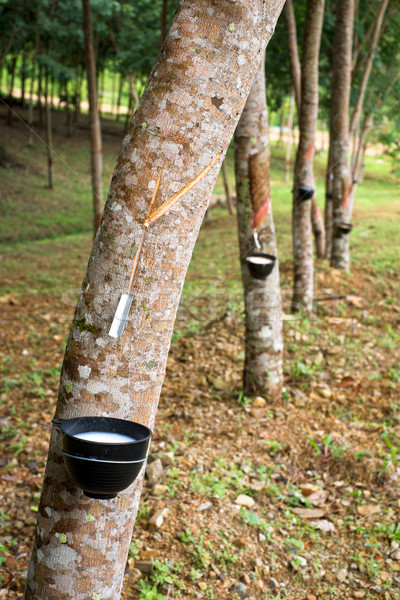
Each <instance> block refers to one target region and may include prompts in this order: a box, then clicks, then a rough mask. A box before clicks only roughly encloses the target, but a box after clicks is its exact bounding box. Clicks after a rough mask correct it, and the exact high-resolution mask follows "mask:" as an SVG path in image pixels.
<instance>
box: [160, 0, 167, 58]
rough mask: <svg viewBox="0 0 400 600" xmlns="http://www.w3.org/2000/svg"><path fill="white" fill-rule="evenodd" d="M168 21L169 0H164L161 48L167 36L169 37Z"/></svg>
mask: <svg viewBox="0 0 400 600" xmlns="http://www.w3.org/2000/svg"><path fill="white" fill-rule="evenodd" d="M167 19H168V0H162V6H161V28H160V29H161V34H160V47H161V46H162V45H163V43H164V40H165V36H166V35H167Z"/></svg>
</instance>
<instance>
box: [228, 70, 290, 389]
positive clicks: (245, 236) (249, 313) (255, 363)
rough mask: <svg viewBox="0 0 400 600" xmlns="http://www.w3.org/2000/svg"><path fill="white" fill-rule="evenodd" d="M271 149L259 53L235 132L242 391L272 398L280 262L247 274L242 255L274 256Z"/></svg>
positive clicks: (278, 355)
mask: <svg viewBox="0 0 400 600" xmlns="http://www.w3.org/2000/svg"><path fill="white" fill-rule="evenodd" d="M269 170H270V150H269V143H268V114H267V103H266V98H265V69H264V59H262V61H261V64H260V67H259V69H258V72H257V75H256V78H255V80H254V83H253V85H252V88H251V91H250V94H249V97H248V99H247V102H246V106H245V107H244V110H243V113H242V116H241V117H240V121H239V124H238V126H237V128H236V132H235V174H236V196H237V220H238V232H239V248H240V259H241V268H242V281H243V288H244V300H245V309H246V336H245V349H246V350H245V366H244V376H243V388H244V392H245V394H246V395H248V396H257V395H264V396H267V397H270V398H276V397H278V396H280V395H281V392H282V381H283V374H282V351H283V342H282V304H281V295H280V287H279V265H278V260H277V261H276V263H275V265H274V268H273V270H272V273H271V274H270V275H269V276H268V277H267V278H266V279H255V278H254V277H252V276H251V274H250V272H249V269H248V266H247V263H246V261H245V260H244V258H245V256H246V255H248V254H249V253H251V252H252V251H257V249H256V247H255V241H254V237H253V235H254V232H256V235H257V236H258V240H259V244H260V246H261V248H260V249H259V250H258V251H259V252H262V253H267V254H272V255H273V256H277V246H276V238H275V228H274V221H273V217H272V209H271V197H270V180H269Z"/></svg>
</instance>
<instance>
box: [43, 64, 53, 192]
mask: <svg viewBox="0 0 400 600" xmlns="http://www.w3.org/2000/svg"><path fill="white" fill-rule="evenodd" d="M44 104H45V109H46V146H47V175H48V182H49V188H50V189H51V190H52V189H54V167H53V130H52V129H53V127H52V122H51V104H50V102H49V71H48V69H47V67H46V74H45V92H44Z"/></svg>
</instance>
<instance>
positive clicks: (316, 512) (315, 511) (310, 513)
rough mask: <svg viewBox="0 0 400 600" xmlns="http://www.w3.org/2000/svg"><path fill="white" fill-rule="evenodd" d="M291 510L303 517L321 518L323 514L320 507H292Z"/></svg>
mask: <svg viewBox="0 0 400 600" xmlns="http://www.w3.org/2000/svg"><path fill="white" fill-rule="evenodd" d="M293 512H294V513H296V515H299V516H300V517H303V519H321V518H322V517H323V516H324V515H325V511H324V510H322V509H321V508H294V509H293Z"/></svg>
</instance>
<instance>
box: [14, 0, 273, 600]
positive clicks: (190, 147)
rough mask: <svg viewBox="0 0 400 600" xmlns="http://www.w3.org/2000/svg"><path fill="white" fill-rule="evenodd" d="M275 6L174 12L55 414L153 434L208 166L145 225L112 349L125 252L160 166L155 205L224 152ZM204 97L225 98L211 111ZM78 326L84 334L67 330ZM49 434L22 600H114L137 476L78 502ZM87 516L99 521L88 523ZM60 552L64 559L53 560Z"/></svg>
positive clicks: (120, 176) (105, 226) (128, 145)
mask: <svg viewBox="0 0 400 600" xmlns="http://www.w3.org/2000/svg"><path fill="white" fill-rule="evenodd" d="M282 4H283V0H272V1H271V2H268V4H265V3H264V2H263V1H262V0H256V1H252V2H249V0H238V1H237V2H235V3H231V2H223V3H220V4H219V5H218V10H217V9H216V6H215V3H214V2H213V1H212V0H197V1H196V2H195V1H194V0H183V1H182V2H181V3H180V4H179V7H178V10H177V13H176V16H175V18H174V21H173V24H172V27H171V30H170V32H169V34H168V36H167V39H166V41H165V43H164V45H163V49H162V51H161V54H160V56H159V59H158V61H157V63H156V65H155V67H154V68H153V70H152V73H151V75H150V78H149V80H148V84H147V87H146V90H145V92H144V94H143V97H142V101H141V104H140V106H139V107H138V109H137V111H136V113H135V115H134V117H133V119H132V122H131V124H130V126H129V129H128V133H127V135H126V136H125V138H124V140H123V143H122V148H121V151H120V154H119V157H118V160H117V164H116V168H115V171H114V175H113V178H112V182H111V186H110V191H109V195H108V199H107V202H106V206H105V209H104V213H103V218H102V222H101V225H100V228H99V230H98V232H97V234H96V238H95V240H94V245H93V250H92V253H91V256H90V258H89V263H88V267H87V271H86V275H85V277H84V280H83V284H82V290H81V294H80V297H79V301H78V305H77V308H76V312H75V317H74V322H73V325H72V328H71V332H70V336H69V340H68V344H67V348H66V353H65V359H64V364H63V369H62V374H61V384H60V392H59V399H58V404H57V410H56V416H58V417H60V418H71V417H79V416H85V415H106V416H113V417H119V418H127V419H130V420H134V421H139V422H141V423H143V424H145V425H147V426H149V427H151V428H152V427H153V424H154V419H155V414H156V409H157V403H158V399H159V395H160V391H161V385H162V382H163V379H164V374H165V367H166V360H167V355H168V349H169V345H170V340H171V335H172V329H173V324H174V319H175V314H176V310H177V306H178V302H179V298H180V294H181V290H182V285H183V281H184V277H185V273H186V270H187V267H188V264H189V261H190V257H191V254H192V251H193V246H194V243H195V240H196V238H197V234H198V230H199V228H200V225H201V222H202V218H203V215H204V212H205V210H206V208H207V205H208V202H209V198H210V194H211V190H212V188H213V184H214V182H215V178H216V175H217V171H218V169H217V167H215V168H214V169H213V171H211V172H210V173H209V175H208V176H207V177H206V178H205V179H204V180H203V181H201V182H200V183H199V184H198V185H197V186H196V188H194V189H193V190H192V191H191V192H190V193H188V194H187V196H185V197H184V198H183V199H182V200H180V201H179V203H178V204H177V205H176V206H175V207H174V208H173V209H171V210H170V212H169V213H167V214H166V215H164V216H163V218H162V219H160V220H159V221H157V222H156V223H155V224H154V226H152V227H151V229H149V231H148V233H147V235H146V240H145V243H144V247H143V252H142V258H141V261H140V263H139V266H138V271H137V277H136V279H135V285H134V288H133V295H134V298H135V300H136V302H135V305H134V307H133V308H132V310H131V315H130V319H129V320H128V323H127V327H126V329H125V333H124V336H123V337H122V338H121V339H119V340H116V341H115V340H113V339H112V338H110V336H109V335H108V331H109V328H110V324H111V322H112V319H113V316H114V312H115V309H116V306H117V304H118V301H119V297H120V295H121V293H126V289H127V284H128V280H129V273H130V267H131V264H132V256H131V255H130V253H129V252H127V248H129V247H132V248H133V247H137V245H138V242H139V240H140V236H141V234H142V223H143V219H144V217H145V215H146V212H147V207H148V203H149V200H150V197H151V189H152V188H154V185H155V181H156V179H157V176H158V174H159V173H160V170H161V168H162V166H163V165H164V173H163V180H162V186H161V188H160V194H159V198H158V202H159V203H160V204H161V202H163V201H164V200H166V199H167V198H169V197H170V196H171V195H173V194H174V193H175V192H177V191H178V190H179V189H180V188H181V187H182V186H183V185H184V184H185V183H187V182H188V181H190V180H191V179H193V178H194V177H195V175H196V174H198V173H199V172H200V171H201V170H202V169H203V168H204V167H205V166H206V165H207V164H208V163H209V162H210V160H211V159H212V158H213V157H214V156H216V155H217V154H218V153H219V152H220V151H221V150H222V151H225V150H226V148H227V146H228V144H229V141H230V139H231V137H232V135H233V132H234V129H235V126H236V123H237V120H238V118H239V115H240V113H241V111H242V108H243V106H244V103H245V100H246V97H247V95H248V92H249V90H250V86H251V83H252V80H253V78H254V75H255V72H256V69H257V65H258V62H259V60H260V58H261V56H262V54H263V52H264V50H265V46H266V44H267V42H268V40H269V38H270V37H271V35H272V33H273V30H274V27H275V24H276V20H277V18H278V16H279V13H280V11H281V9H282ZM230 23H234V24H235V29H234V31H229V24H230ZM196 50H200V53H199V52H197V51H196ZM239 57H240V60H239ZM232 74H234V75H233V76H232ZM213 97H217V98H223V103H222V104H221V106H220V107H219V108H217V107H216V106H215V105H214V104H213V103H212V102H211V98H213ZM143 123H145V124H146V126H145V127H143V126H142V124H143ZM221 160H222V159H221ZM143 306H145V307H146V310H143ZM83 318H84V319H85V323H87V324H89V325H90V326H93V327H94V328H95V329H94V330H93V331H87V330H86V329H85V328H80V327H77V326H76V324H77V323H79V322H80V320H81V319H83ZM81 323H83V322H82V321H81ZM94 331H95V335H94ZM89 369H90V374H89V376H88V377H87V376H86V375H87V374H88V372H89ZM59 435H60V434H59V433H57V432H55V431H53V432H52V435H51V441H50V450H49V456H48V461H47V465H46V472H45V476H44V483H43V490H42V496H41V500H40V504H39V510H38V525H37V530H36V536H35V545H34V548H33V552H32V557H31V562H30V566H29V571H28V577H27V586H26V593H25V598H26V600H50V599H52V598H54V599H57V600H87V599H88V598H90V597H93V593H96V594H98V595H100V596H101V598H102V599H103V600H111V599H112V600H117V599H118V598H119V597H120V591H121V585H122V580H123V575H124V569H125V563H126V557H127V553H128V549H129V543H130V540H131V535H132V529H133V524H134V521H135V517H136V512H137V508H138V504H139V498H140V491H141V487H142V481H143V470H142V472H141V475H140V476H139V477H138V479H137V480H136V481H135V483H134V484H133V485H132V486H131V487H130V488H128V489H127V490H125V491H124V492H122V493H120V494H119V495H118V497H117V498H115V499H113V500H109V501H100V500H95V499H90V498H86V497H85V496H84V495H83V494H82V490H80V489H78V488H77V487H76V486H75V485H74V484H73V483H72V482H70V481H69V480H68V479H67V476H66V471H65V468H64V465H63V459H62V455H61V452H60V446H59V444H60V439H59ZM88 514H90V515H93V517H94V518H95V520H94V521H91V520H90V521H86V520H85V517H86V516H87V515H88ZM60 533H63V534H65V535H66V537H67V542H66V543H65V544H60V541H59V534H60ZM60 547H62V550H60ZM60 552H63V553H67V557H68V560H67V561H63V563H62V565H61V562H60V561H59V557H60ZM57 565H59V567H58V566H57ZM54 567H56V568H54Z"/></svg>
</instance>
